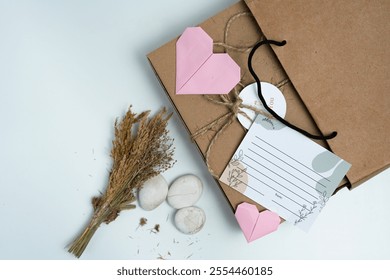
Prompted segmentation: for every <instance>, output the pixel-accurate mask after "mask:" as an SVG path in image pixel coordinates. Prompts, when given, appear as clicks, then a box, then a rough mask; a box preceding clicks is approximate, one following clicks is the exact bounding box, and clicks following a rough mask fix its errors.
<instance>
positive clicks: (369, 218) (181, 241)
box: [0, 0, 390, 259]
mask: <svg viewBox="0 0 390 280" xmlns="http://www.w3.org/2000/svg"><path fill="white" fill-rule="evenodd" d="M234 2H235V1H233V0H215V1H208V0H197V1H194V0H191V1H179V0H165V1H157V0H154V1H132V0H128V1H124V0H123V1H107V0H106V1H103V0H100V1H76V0H74V1H49V0H47V1H3V0H0V218H1V219H0V259H73V257H72V255H70V254H68V253H67V250H66V249H65V248H66V246H67V245H68V244H69V243H70V242H71V241H72V239H73V238H74V237H76V235H77V234H78V233H79V232H80V231H81V230H82V229H83V227H84V226H85V224H86V223H87V222H88V220H89V218H90V216H91V214H92V207H91V204H90V199H91V197H93V196H95V195H98V194H99V191H103V190H104V188H105V184H106V183H107V178H108V171H109V170H110V167H111V160H110V157H109V153H110V149H111V140H112V137H113V122H114V120H115V118H116V117H120V116H122V115H123V114H124V112H125V111H126V109H127V108H128V106H129V105H130V104H132V105H133V110H134V111H136V112H141V111H143V110H147V109H151V110H152V111H153V112H156V111H157V110H158V109H160V108H161V107H162V106H164V105H165V106H168V107H169V108H171V105H170V103H169V101H168V99H167V98H166V96H165V94H164V92H163V89H162V88H161V87H160V85H159V83H158V81H157V79H156V78H155V76H154V74H153V71H152V69H151V67H150V66H149V64H148V61H147V59H146V54H147V53H149V52H150V51H153V50H154V49H156V48H157V47H159V46H161V45H162V44H164V43H165V42H167V41H169V40H171V39H172V38H174V37H176V36H178V35H179V34H181V33H182V32H183V30H184V29H185V28H186V27H187V26H193V25H196V24H198V23H200V22H201V21H203V20H205V19H207V18H208V17H210V16H212V15H214V14H215V13H217V12H219V11H221V10H222V9H224V8H226V7H228V6H229V5H230V4H232V3H234ZM287 110H288V108H287ZM169 129H170V130H171V135H172V136H173V137H174V138H175V145H176V159H177V161H178V162H177V164H176V166H175V167H174V168H173V169H171V170H169V171H168V172H166V173H165V174H164V176H165V177H166V179H167V180H168V181H169V182H172V181H173V180H174V179H175V178H176V177H178V176H180V175H182V174H186V173H194V174H196V175H198V176H199V177H200V178H201V179H202V181H203V182H204V193H203V196H202V198H201V200H200V201H199V202H198V203H197V205H198V206H199V207H202V208H203V209H204V210H205V212H206V215H207V222H206V225H205V227H204V229H203V230H202V231H201V232H200V233H198V234H196V235H193V236H186V235H183V234H181V233H179V232H178V231H177V230H176V229H175V227H174V225H173V223H172V217H173V215H174V210H173V209H172V208H170V207H169V206H168V205H167V204H166V203H164V204H163V205H161V206H160V207H159V208H157V209H156V210H154V211H152V212H146V211H143V210H142V209H139V208H137V209H136V210H131V211H128V212H123V213H122V214H121V215H120V217H118V219H117V220H116V221H114V222H112V223H111V224H109V225H108V226H106V225H103V226H101V228H99V230H98V231H97V233H96V234H95V236H94V238H93V239H92V241H91V243H90V244H89V246H88V248H87V250H86V251H85V253H84V255H83V258H84V259H156V258H158V257H159V256H160V255H161V256H162V257H165V258H168V259H186V258H190V259H344V258H348V259H383V258H384V259H389V258H390V219H389V213H390V203H389V197H390V188H389V186H388V185H389V182H390V170H386V171H385V172H382V173H381V174H379V175H378V176H376V177H374V178H373V179H371V180H369V181H368V182H366V183H364V184H363V185H361V186H360V187H359V188H357V189H355V190H353V191H351V192H350V191H348V190H346V189H344V190H342V191H340V192H339V193H338V194H337V195H336V196H334V197H333V198H332V199H331V200H330V201H329V203H328V206H327V207H326V208H325V209H324V210H323V211H322V213H321V215H320V216H319V218H318V220H317V221H316V223H315V224H314V226H313V228H312V229H311V231H310V233H308V234H307V233H304V232H303V231H301V230H299V229H298V228H295V227H294V226H292V225H289V224H287V223H284V224H282V225H281V226H280V228H279V230H278V231H277V232H275V233H273V234H271V235H268V236H266V237H264V238H262V239H259V240H257V241H255V242H253V243H251V244H247V243H246V241H245V238H244V236H243V235H242V233H241V231H240V229H239V227H238V225H237V223H236V221H235V218H234V215H233V212H232V211H231V209H230V207H229V205H228V203H227V202H226V201H225V198H224V196H223V194H222V192H221V191H220V190H219V188H218V187H217V185H216V183H215V182H214V181H213V180H212V178H211V176H210V175H209V174H208V172H207V169H206V168H205V165H204V163H203V161H202V160H201V157H200V156H199V155H198V152H197V150H196V149H195V147H194V145H193V144H192V143H191V142H190V140H189V136H188V135H187V132H186V131H185V130H184V127H183V126H182V124H181V122H180V120H179V118H178V117H177V116H176V115H175V116H174V117H173V119H172V120H171V121H170V124H169ZM141 217H146V218H147V219H148V224H147V225H146V226H144V227H142V228H137V226H138V222H139V219H140V218H141ZM155 224H160V226H161V231H160V232H159V233H157V234H154V233H151V232H150V231H149V229H150V228H152V227H153V226H154V225H155ZM168 252H169V254H168Z"/></svg>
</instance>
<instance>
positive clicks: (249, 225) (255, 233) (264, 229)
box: [235, 202, 280, 242]
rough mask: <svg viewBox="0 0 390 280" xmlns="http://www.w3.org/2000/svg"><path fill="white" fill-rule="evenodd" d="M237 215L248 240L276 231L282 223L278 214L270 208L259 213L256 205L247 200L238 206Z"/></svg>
mask: <svg viewBox="0 0 390 280" xmlns="http://www.w3.org/2000/svg"><path fill="white" fill-rule="evenodd" d="M235 216H236V219H237V221H238V224H239V225H240V228H241V230H242V231H243V233H244V235H245V238H246V240H247V241H248V242H252V241H253V240H256V239H258V238H260V237H262V236H264V235H267V234H269V233H271V232H273V231H276V230H277V229H278V227H279V224H280V217H279V216H278V214H276V213H274V212H271V211H269V210H265V211H262V212H260V213H259V211H257V208H256V206H255V205H253V204H249V203H246V202H243V203H241V204H240V205H238V206H237V209H236V214H235Z"/></svg>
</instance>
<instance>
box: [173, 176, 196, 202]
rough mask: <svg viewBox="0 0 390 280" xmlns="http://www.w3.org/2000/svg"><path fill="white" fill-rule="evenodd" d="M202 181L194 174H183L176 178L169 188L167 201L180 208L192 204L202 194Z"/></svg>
mask: <svg viewBox="0 0 390 280" xmlns="http://www.w3.org/2000/svg"><path fill="white" fill-rule="evenodd" d="M202 190H203V184H202V181H201V180H200V179H199V178H198V177H196V176H195V175H184V176H181V177H179V178H177V179H176V180H175V181H174V182H173V183H172V185H171V186H170V188H169V191H168V203H169V205H171V206H172V207H173V208H176V209H180V208H183V207H188V206H192V205H194V204H195V203H196V202H197V201H198V200H199V198H200V196H201V195H202Z"/></svg>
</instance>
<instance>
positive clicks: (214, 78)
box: [176, 27, 240, 94]
mask: <svg viewBox="0 0 390 280" xmlns="http://www.w3.org/2000/svg"><path fill="white" fill-rule="evenodd" d="M239 81H240V67H239V66H238V65H237V63H236V62H234V60H233V59H232V58H231V57H230V56H229V55H228V54H226V53H213V39H212V38H211V37H210V36H209V35H208V34H207V33H206V32H205V31H204V30H203V29H202V28H200V27H189V28H187V29H186V30H185V31H184V32H183V34H182V35H181V36H180V38H179V39H178V40H177V42H176V94H228V93H229V92H230V91H231V90H232V89H233V87H234V86H235V85H237V83H238V82H239Z"/></svg>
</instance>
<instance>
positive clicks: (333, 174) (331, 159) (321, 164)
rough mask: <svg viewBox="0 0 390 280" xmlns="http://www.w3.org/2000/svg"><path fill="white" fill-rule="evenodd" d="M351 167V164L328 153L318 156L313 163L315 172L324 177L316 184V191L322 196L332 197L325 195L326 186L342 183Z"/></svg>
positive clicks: (329, 194) (328, 194)
mask: <svg viewBox="0 0 390 280" xmlns="http://www.w3.org/2000/svg"><path fill="white" fill-rule="evenodd" d="M350 166H351V165H350V164H349V163H347V162H346V161H343V160H341V159H340V158H339V157H337V156H336V155H334V154H332V153H329V152H328V151H324V152H322V153H320V154H319V155H317V156H316V157H315V158H314V159H313V161H312V167H313V170H314V171H316V172H318V173H319V174H321V175H322V176H323V177H324V178H323V179H321V180H319V181H318V183H317V184H316V190H317V191H318V192H319V193H320V195H321V196H326V197H330V196H331V195H332V194H331V193H325V195H324V189H325V188H324V186H326V185H327V183H328V182H329V181H331V182H335V181H337V182H339V181H341V180H342V178H343V176H344V174H345V173H346V172H347V171H348V169H349V168H350ZM324 173H325V174H324Z"/></svg>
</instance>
